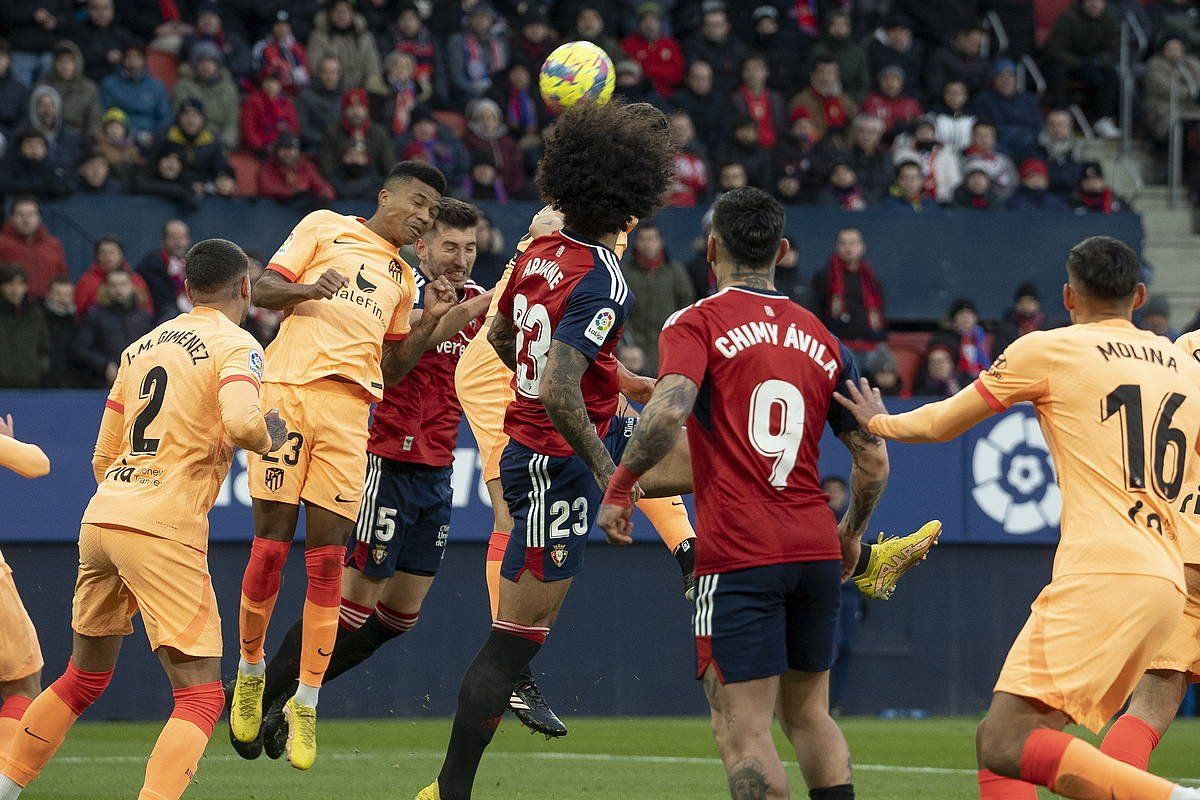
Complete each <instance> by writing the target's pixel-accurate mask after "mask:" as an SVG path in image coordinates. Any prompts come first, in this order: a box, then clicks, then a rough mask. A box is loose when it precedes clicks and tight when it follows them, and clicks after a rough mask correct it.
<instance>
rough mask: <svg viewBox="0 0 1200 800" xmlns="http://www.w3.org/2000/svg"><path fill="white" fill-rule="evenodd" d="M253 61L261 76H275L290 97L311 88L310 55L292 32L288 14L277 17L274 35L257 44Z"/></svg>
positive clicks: (272, 24) (280, 12) (285, 12)
mask: <svg viewBox="0 0 1200 800" xmlns="http://www.w3.org/2000/svg"><path fill="white" fill-rule="evenodd" d="M250 58H251V63H252V64H253V67H254V69H255V70H256V71H257V72H258V74H259V75H260V76H261V75H265V74H267V73H271V74H274V75H275V76H276V77H277V78H278V79H279V82H280V86H281V87H282V88H283V90H284V91H286V92H287V93H288V94H289V95H291V94H295V93H296V92H298V91H299V90H301V89H303V88H304V87H305V86H307V85H308V81H309V69H308V54H307V52H306V51H305V49H304V45H302V44H300V42H299V41H297V39H296V35H295V33H294V32H293V31H292V21H291V16H290V15H289V14H288V12H287V11H283V10H281V11H279V12H277V13H276V14H275V20H274V21H273V22H272V23H271V32H270V33H269V34H267V36H266V37H264V38H262V39H259V40H258V41H257V42H256V43H255V44H254V50H253V51H252V53H251V57H250Z"/></svg>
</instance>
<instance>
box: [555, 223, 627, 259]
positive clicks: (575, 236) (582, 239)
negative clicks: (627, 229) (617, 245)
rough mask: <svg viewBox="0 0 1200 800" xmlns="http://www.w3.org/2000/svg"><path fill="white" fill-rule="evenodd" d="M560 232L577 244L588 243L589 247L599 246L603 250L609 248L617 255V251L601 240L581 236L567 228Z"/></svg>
mask: <svg viewBox="0 0 1200 800" xmlns="http://www.w3.org/2000/svg"><path fill="white" fill-rule="evenodd" d="M558 233H559V235H560V236H562V237H563V238H564V239H570V240H571V241H572V242H575V243H577V244H582V245H586V246H588V247H599V248H600V249H601V250H607V251H608V252H610V253H612V254H613V255H616V252H615V251H614V250H613V249H612V248H611V247H607V246H606V245H603V244H600V242H597V241H595V240H593V239H588V238H587V237H584V236H580V235H579V234H577V233H574V232H572V231H569V230H567V229H566V228H563V229H562V230H560V231H559V232H558Z"/></svg>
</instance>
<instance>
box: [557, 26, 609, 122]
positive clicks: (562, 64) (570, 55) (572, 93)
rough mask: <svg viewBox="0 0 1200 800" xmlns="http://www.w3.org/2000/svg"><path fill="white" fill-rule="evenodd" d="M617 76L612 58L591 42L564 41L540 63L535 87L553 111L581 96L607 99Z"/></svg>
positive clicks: (581, 98) (592, 99) (564, 107)
mask: <svg viewBox="0 0 1200 800" xmlns="http://www.w3.org/2000/svg"><path fill="white" fill-rule="evenodd" d="M616 82H617V76H616V71H615V70H614V69H613V63H612V59H610V58H609V57H608V54H607V53H605V52H604V51H603V50H602V49H600V48H599V47H597V46H596V45H594V44H592V43H591V42H567V43H566V44H564V45H562V46H560V47H558V48H557V49H556V50H555V51H554V52H553V53H551V54H550V55H549V56H548V57H547V58H546V62H545V63H544V64H542V71H541V75H539V76H538V88H539V89H540V90H541V92H542V99H543V100H544V101H546V107H547V108H549V109H550V110H551V111H552V112H554V113H556V114H557V113H559V112H560V111H562V110H564V109H567V108H570V107H571V106H573V105H575V104H576V103H578V102H580V101H581V100H585V101H588V102H593V103H601V104H603V103H607V102H608V101H609V100H610V99H611V98H612V94H613V87H614V86H615V85H616Z"/></svg>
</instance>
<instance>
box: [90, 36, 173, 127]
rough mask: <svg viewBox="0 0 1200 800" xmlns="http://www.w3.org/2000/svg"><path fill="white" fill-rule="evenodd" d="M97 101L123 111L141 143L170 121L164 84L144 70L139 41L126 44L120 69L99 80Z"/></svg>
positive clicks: (143, 51) (107, 106)
mask: <svg viewBox="0 0 1200 800" xmlns="http://www.w3.org/2000/svg"><path fill="white" fill-rule="evenodd" d="M100 102H101V104H102V105H103V106H104V107H105V108H111V107H113V106H116V107H117V108H119V109H121V110H122V111H124V112H125V114H126V116H127V117H128V118H129V129H130V131H132V133H133V136H134V138H135V139H137V140H138V141H139V142H140V143H141V144H142V145H143V146H146V145H148V144H149V143H150V142H152V141H153V140H154V136H155V135H156V134H157V133H159V132H160V131H162V130H163V129H164V128H166V127H167V125H168V124H170V122H171V100H170V97H169V96H168V95H167V87H166V86H163V83H162V81H160V80H159V79H158V78H155V77H154V76H153V75H151V74H150V73H149V72H148V71H147V70H146V52H145V50H143V49H142V47H141V46H140V45H131V46H129V47H126V48H125V53H124V55H123V56H122V59H121V69H119V70H118V71H117V72H116V74H113V75H109V76H108V77H107V78H105V79H104V80H103V81H102V82H101V84H100Z"/></svg>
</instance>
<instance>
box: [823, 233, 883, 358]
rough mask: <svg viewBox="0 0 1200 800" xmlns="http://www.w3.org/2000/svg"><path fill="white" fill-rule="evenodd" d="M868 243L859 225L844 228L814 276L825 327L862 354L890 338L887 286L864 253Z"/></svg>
mask: <svg viewBox="0 0 1200 800" xmlns="http://www.w3.org/2000/svg"><path fill="white" fill-rule="evenodd" d="M866 253H867V246H866V244H865V243H864V242H863V237H862V232H861V231H859V229H858V228H842V229H841V230H840V231H838V233H837V239H836V240H835V242H834V251H833V256H832V257H831V258H830V259H829V263H828V264H826V265H825V268H824V269H822V270H820V271H819V272H817V273H816V274H815V275H813V280H812V298H813V308H814V310H815V311H816V313H817V316H818V317H820V318H821V321H822V322H824V323H825V327H827V328H829V330H830V332H831V333H833V334H834V335H835V336H837V337H838V338H839V339H841V340H842V341H843V342H845V344H846V347H848V348H850V349H851V350H853V351H855V352H858V353H865V352H869V351H871V350H873V349H875V347H876V346H877V345H878V344H879V343H880V342H882V341H883V340H884V339H885V338H887V318H886V317H885V316H884V306H883V285H882V284H881V283H880V282H879V279H878V278H877V277H875V271H874V270H873V269H871V265H870V264H868V263H867V261H866V259H865V258H864V256H865V255H866Z"/></svg>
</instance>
